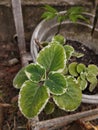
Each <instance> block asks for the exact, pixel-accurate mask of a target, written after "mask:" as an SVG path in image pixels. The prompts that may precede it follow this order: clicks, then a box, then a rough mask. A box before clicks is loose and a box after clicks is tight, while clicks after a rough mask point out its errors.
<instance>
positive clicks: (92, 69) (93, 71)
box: [88, 64, 98, 76]
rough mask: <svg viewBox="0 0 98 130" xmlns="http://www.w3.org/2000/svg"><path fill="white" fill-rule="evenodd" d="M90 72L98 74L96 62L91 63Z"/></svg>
mask: <svg viewBox="0 0 98 130" xmlns="http://www.w3.org/2000/svg"><path fill="white" fill-rule="evenodd" d="M88 73H91V74H94V75H96V76H97V75H98V67H97V66H96V65H94V64H90V65H88Z"/></svg>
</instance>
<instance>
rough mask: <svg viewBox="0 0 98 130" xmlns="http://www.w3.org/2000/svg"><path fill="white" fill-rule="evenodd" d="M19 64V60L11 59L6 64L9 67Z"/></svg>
mask: <svg viewBox="0 0 98 130" xmlns="http://www.w3.org/2000/svg"><path fill="white" fill-rule="evenodd" d="M18 62H19V60H18V59H17V58H13V59H11V60H9V61H8V64H9V65H10V66H11V65H15V64H17V63H18Z"/></svg>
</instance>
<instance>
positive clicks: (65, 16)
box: [41, 5, 89, 34]
mask: <svg viewBox="0 0 98 130" xmlns="http://www.w3.org/2000/svg"><path fill="white" fill-rule="evenodd" d="M44 9H45V12H44V13H43V14H42V16H41V17H42V18H43V19H45V20H50V19H53V18H55V17H56V18H57V21H58V22H59V26H58V32H57V33H56V34H58V33H59V31H60V29H61V24H62V22H63V21H64V20H70V21H72V22H74V23H76V22H77V21H78V20H83V21H85V22H87V23H89V20H88V19H87V18H86V17H85V16H84V15H83V12H84V11H85V10H84V8H83V7H80V6H77V7H71V8H70V9H68V10H67V11H66V12H65V13H60V12H58V11H57V10H56V9H55V8H53V7H51V6H49V5H45V6H44Z"/></svg>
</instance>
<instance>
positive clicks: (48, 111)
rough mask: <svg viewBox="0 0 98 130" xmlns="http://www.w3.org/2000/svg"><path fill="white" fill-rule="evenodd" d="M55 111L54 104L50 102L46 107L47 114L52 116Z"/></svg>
mask: <svg viewBox="0 0 98 130" xmlns="http://www.w3.org/2000/svg"><path fill="white" fill-rule="evenodd" d="M54 109H55V105H54V104H53V102H48V103H47V104H46V106H45V109H44V111H45V113H46V114H51V113H52V112H53V111H54Z"/></svg>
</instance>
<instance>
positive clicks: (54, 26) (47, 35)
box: [31, 6, 98, 103]
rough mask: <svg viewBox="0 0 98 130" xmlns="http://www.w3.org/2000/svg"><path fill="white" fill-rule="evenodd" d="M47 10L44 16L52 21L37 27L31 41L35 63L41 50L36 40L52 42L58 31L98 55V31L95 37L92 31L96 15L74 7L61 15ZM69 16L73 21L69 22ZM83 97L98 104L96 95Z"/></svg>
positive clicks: (44, 22) (46, 7) (46, 21)
mask: <svg viewBox="0 0 98 130" xmlns="http://www.w3.org/2000/svg"><path fill="white" fill-rule="evenodd" d="M45 9H46V12H45V14H44V15H43V17H45V18H46V19H50V20H43V21H42V22H41V23H40V24H39V25H38V26H37V27H36V29H35V31H34V32H33V35H32V39H31V54H32V57H33V61H34V62H35V61H36V56H37V54H38V49H39V47H38V45H37V44H36V40H35V39H37V40H38V41H39V43H40V42H43V41H50V40H51V39H52V37H53V36H54V35H55V34H57V33H58V30H59V34H62V35H63V36H65V38H67V39H71V40H73V41H74V40H75V41H79V42H81V43H82V44H83V45H85V46H87V47H88V48H90V49H92V50H94V51H95V52H96V54H98V45H97V41H98V39H97V38H98V37H97V36H98V29H95V32H94V35H93V37H92V36H91V30H92V28H93V27H92V22H93V19H94V15H92V14H90V13H85V12H83V10H82V9H81V8H80V7H78V8H76V7H75V8H74V7H73V8H71V9H69V10H68V12H67V11H64V12H60V13H58V12H57V11H56V10H54V8H51V7H50V6H45ZM77 10H78V12H79V11H80V12H79V13H77ZM71 11H72V12H71ZM49 12H50V15H47V13H49ZM69 12H70V13H69ZM68 13H69V14H71V13H72V17H71V16H70V15H68ZM54 14H55V15H54ZM63 14H64V15H65V17H62V15H63ZM82 14H83V15H82ZM47 16H48V17H47ZM54 16H56V18H54ZM57 16H58V17H57ZM69 16H70V18H71V19H72V20H73V21H70V20H69ZM74 16H75V17H74ZM85 16H86V17H85ZM78 18H81V19H82V20H80V21H79V19H78ZM87 18H88V19H89V21H88V20H87ZM65 19H66V20H65ZM77 20H78V21H77ZM58 21H59V22H58ZM59 27H60V29H59ZM82 97H83V98H82V101H83V102H86V103H98V96H97V95H95V94H94V95H88V94H82Z"/></svg>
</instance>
